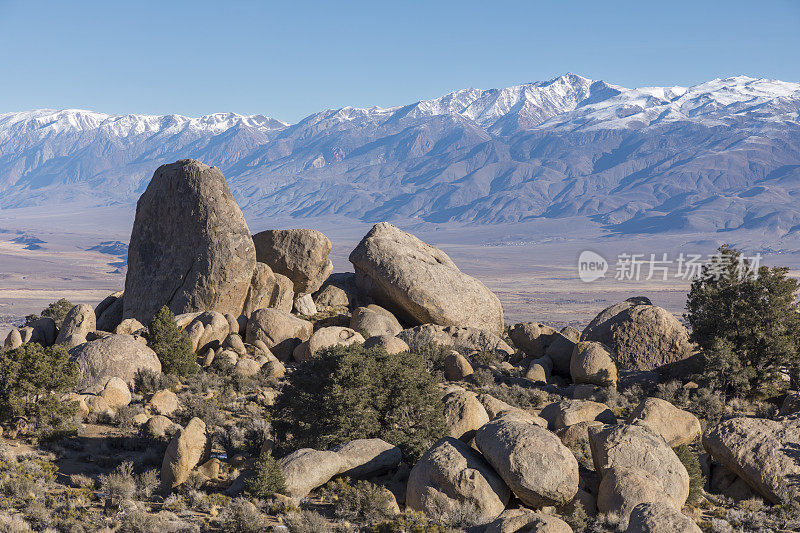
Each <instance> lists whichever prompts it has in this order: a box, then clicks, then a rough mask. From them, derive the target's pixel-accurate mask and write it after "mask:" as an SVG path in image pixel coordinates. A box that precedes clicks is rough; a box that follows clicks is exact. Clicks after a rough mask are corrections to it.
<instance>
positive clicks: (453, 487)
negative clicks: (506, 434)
mask: <svg viewBox="0 0 800 533" xmlns="http://www.w3.org/2000/svg"><path fill="white" fill-rule="evenodd" d="M510 496H511V491H510V490H509V489H508V486H507V485H506V484H505V482H504V481H503V480H502V479H501V478H500V476H499V475H497V473H496V472H495V471H494V470H493V469H492V467H491V466H490V465H489V464H488V463H487V462H486V460H485V459H484V458H483V457H482V456H481V455H480V454H479V453H478V452H477V451H475V450H473V449H472V448H470V447H469V446H468V445H467V444H464V443H463V442H461V441H459V440H457V439H453V438H450V437H447V438H444V439H441V440H440V441H438V442H437V443H436V444H434V445H433V446H432V447H431V448H430V449H429V450H428V451H427V452H425V454H423V456H422V457H421V458H420V460H419V461H417V464H415V465H414V468H412V469H411V474H410V475H409V477H408V485H407V489H406V505H407V506H408V507H409V508H410V509H413V510H415V511H421V512H423V513H427V514H433V513H437V512H439V513H441V512H448V511H452V510H453V509H454V508H456V507H458V506H463V505H464V504H471V505H474V506H475V509H476V510H477V513H478V516H479V520H480V521H487V520H491V519H493V518H495V517H497V516H498V515H499V514H500V513H502V512H503V510H504V509H505V507H506V504H508V500H509V498H510Z"/></svg>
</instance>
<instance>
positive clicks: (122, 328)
mask: <svg viewBox="0 0 800 533" xmlns="http://www.w3.org/2000/svg"><path fill="white" fill-rule="evenodd" d="M143 329H144V325H142V323H141V322H139V321H138V320H136V319H135V318H126V319H125V320H123V321H121V322H120V323H119V325H118V326H117V327H116V328H114V333H115V334H117V335H133V334H134V333H138V332H140V331H141V330H143Z"/></svg>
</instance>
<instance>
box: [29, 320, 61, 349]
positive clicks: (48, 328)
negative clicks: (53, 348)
mask: <svg viewBox="0 0 800 533" xmlns="http://www.w3.org/2000/svg"><path fill="white" fill-rule="evenodd" d="M31 327H33V337H32V339H31V340H33V341H34V342H38V343H40V344H42V345H44V346H50V345H52V344H54V343H55V342H56V338H57V337H58V328H57V327H56V321H55V320H53V319H52V318H50V317H49V316H43V317H41V318H39V319H37V320H35V321H34V322H33V324H31Z"/></svg>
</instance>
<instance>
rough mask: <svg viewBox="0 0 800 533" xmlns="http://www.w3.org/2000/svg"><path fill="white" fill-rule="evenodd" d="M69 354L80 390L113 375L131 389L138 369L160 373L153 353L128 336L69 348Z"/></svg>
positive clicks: (159, 363) (106, 379) (97, 383)
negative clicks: (75, 370) (77, 377)
mask: <svg viewBox="0 0 800 533" xmlns="http://www.w3.org/2000/svg"><path fill="white" fill-rule="evenodd" d="M69 355H70V357H71V358H72V359H73V360H74V361H75V362H76V363H77V365H78V373H79V380H78V386H79V387H80V388H88V387H93V386H97V385H104V384H105V383H106V381H108V380H109V379H110V378H112V377H115V376H116V377H118V378H120V379H122V380H123V381H125V383H127V384H128V386H130V387H132V386H133V379H134V377H136V373H137V372H138V371H139V370H145V369H146V370H152V371H153V372H156V373H161V362H160V361H159V360H158V357H157V356H156V353H155V352H154V351H153V350H151V349H150V348H148V347H147V345H146V344H144V343H143V342H140V341H138V340H137V339H136V337H133V336H131V335H109V336H107V337H103V338H102V339H98V340H96V341H91V342H87V343H85V344H81V345H80V346H77V347H75V348H73V349H71V350H70V351H69Z"/></svg>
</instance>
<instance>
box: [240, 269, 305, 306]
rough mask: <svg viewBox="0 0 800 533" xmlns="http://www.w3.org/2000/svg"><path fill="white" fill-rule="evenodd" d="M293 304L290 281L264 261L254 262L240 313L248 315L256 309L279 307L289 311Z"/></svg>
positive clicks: (292, 289) (292, 290) (292, 291)
mask: <svg viewBox="0 0 800 533" xmlns="http://www.w3.org/2000/svg"><path fill="white" fill-rule="evenodd" d="M293 305H294V288H293V286H292V281H291V280H290V279H289V278H287V277H286V276H283V275H281V274H276V273H275V272H273V271H272V269H271V268H270V267H269V266H268V265H265V264H264V263H260V262H256V266H255V268H254V269H253V278H252V279H251V281H250V288H249V289H248V291H247V297H246V298H245V301H244V307H243V310H242V313H243V314H244V315H245V316H250V315H251V314H252V313H253V311H255V310H257V309H268V308H271V309H280V310H281V311H286V312H287V313H290V312H291V311H292V306H293Z"/></svg>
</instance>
